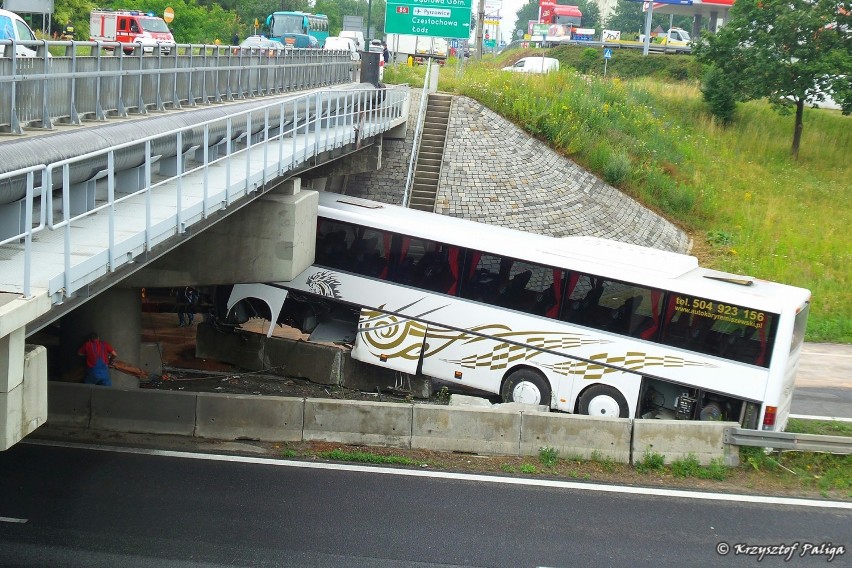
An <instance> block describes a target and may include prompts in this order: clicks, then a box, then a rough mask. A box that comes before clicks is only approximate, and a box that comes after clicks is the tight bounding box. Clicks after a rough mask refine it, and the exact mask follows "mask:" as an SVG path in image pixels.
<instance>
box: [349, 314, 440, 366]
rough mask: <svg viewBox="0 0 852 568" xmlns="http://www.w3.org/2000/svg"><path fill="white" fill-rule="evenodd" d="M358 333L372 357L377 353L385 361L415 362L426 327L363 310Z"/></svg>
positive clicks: (412, 321)
mask: <svg viewBox="0 0 852 568" xmlns="http://www.w3.org/2000/svg"><path fill="white" fill-rule="evenodd" d="M358 333H359V334H361V338H362V339H363V340H364V341H365V342H366V343H367V345H369V346H370V348H371V349H370V351H371V352H372V353H374V354H376V351H378V352H380V353H381V354H382V355H385V356H386V357H387V358H388V359H394V358H401V359H408V360H412V361H416V360H417V359H419V358H420V351H421V348H422V346H423V338H424V336H425V335H426V325H425V324H423V323H420V322H418V321H414V320H410V319H407V318H400V317H398V316H395V315H393V314H388V313H385V312H379V311H376V310H367V309H362V310H361V316H360V318H359V321H358Z"/></svg>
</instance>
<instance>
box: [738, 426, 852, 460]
mask: <svg viewBox="0 0 852 568" xmlns="http://www.w3.org/2000/svg"><path fill="white" fill-rule="evenodd" d="M724 441H725V443H726V444H733V445H735V446H757V447H761V448H774V449H776V450H797V451H800V452H826V453H831V454H852V438H850V437H848V436H822V435H819V434H799V433H796V432H763V431H761V430H745V429H742V428H728V429H726V430H725V437H724Z"/></svg>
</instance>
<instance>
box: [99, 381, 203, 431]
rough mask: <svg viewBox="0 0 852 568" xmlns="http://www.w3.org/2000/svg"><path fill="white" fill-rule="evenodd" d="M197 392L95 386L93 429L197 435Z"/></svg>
mask: <svg viewBox="0 0 852 568" xmlns="http://www.w3.org/2000/svg"><path fill="white" fill-rule="evenodd" d="M196 398H197V393H194V392H178V391H153V390H146V389H141V390H140V389H119V388H114V387H113V388H110V387H97V386H96V387H92V420H91V422H90V423H89V425H90V428H92V429H94V430H109V431H112V432H141V433H145V434H176V435H179V436H192V435H193V434H194V433H195V407H196Z"/></svg>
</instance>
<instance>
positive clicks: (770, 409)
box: [763, 406, 778, 430]
mask: <svg viewBox="0 0 852 568" xmlns="http://www.w3.org/2000/svg"><path fill="white" fill-rule="evenodd" d="M777 412H778V407H775V406H767V407H766V412H765V413H764V414H763V429H764V430H772V429H773V428H774V426H775V414H776V413H777Z"/></svg>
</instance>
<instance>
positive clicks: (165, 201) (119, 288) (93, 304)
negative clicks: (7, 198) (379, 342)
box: [0, 93, 408, 449]
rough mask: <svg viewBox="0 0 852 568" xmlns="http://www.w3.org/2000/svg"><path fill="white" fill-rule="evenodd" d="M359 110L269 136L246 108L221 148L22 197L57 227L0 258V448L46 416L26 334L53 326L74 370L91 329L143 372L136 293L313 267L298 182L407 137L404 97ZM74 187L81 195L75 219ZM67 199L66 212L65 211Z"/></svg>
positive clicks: (285, 274) (43, 382)
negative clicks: (255, 127) (234, 135)
mask: <svg viewBox="0 0 852 568" xmlns="http://www.w3.org/2000/svg"><path fill="white" fill-rule="evenodd" d="M324 96H326V95H324ZM388 98H390V97H388ZM365 100H366V99H364V98H363V96H362V95H352V98H351V99H346V98H345V97H344V98H340V99H333V98H331V97H328V98H326V99H323V98H322V97H320V98H315V99H311V100H307V101H305V103H304V105H303V106H302V107H301V108H299V107H294V108H295V110H294V111H293V112H294V115H295V116H291V117H289V121H290V126H289V129H288V128H287V126H282V125H284V123H285V118H280V119H279V120H276V121H275V122H274V124H273V123H270V121H269V120H268V114H267V120H266V127H265V128H264V129H263V130H260V131H252V130H251V127H250V125H251V120H252V119H254V120H260V121H261V123H263V118H262V117H263V114H261V115H260V117H261V118H260V119H258V118H257V116H258V115H257V113H256V111H254V112H255V114H254V115H253V116H252V114H251V112H249V113H248V114H247V115H246V116H248V117H249V118H245V119H244V120H246V121H247V122H248V124H249V127H247V128H246V130H247V133H246V135H244V136H242V137H241V138H240V139H239V140H235V141H233V142H225V143H224V144H225V148H224V149H223V143H222V141H221V140H218V141H217V143H218V144H217V145H212V144H210V145H204V144H202V145H191V146H190V147H189V148H187V145H186V144H184V143H183V141H182V140H181V138H178V139H177V140H176V141H175V142H176V143H175V145H174V146H175V147H176V148H184V151H183V152H179V153H178V154H177V155H176V156H175V157H174V159H169V158H168V157H165V158H164V157H163V156H162V155H161V156H155V155H152V154H153V153H152V152H151V151H150V150H151V146H150V145H149V146H146V147H145V148H146V151H145V152H144V156H143V161H142V163H141V164H140V163H138V162H137V163H136V164H135V166H134V167H130V168H128V169H126V170H118V169H117V168H116V167H115V161H114V158H113V156H110V157H109V160H110V161H108V162H107V163H108V164H109V166H112V167H111V168H110V167H108V168H107V169H106V172H105V173H97V174H96V175H95V176H94V177H93V179H89V180H86V181H84V182H81V183H78V184H76V187H75V188H71V187H65V186H63V187H61V188H59V189H54V190H53V192H51V191H41V190H40V189H38V188H36V189H35V190H33V189H31V190H30V191H29V192H28V197H27V198H25V199H24V201H27V200H30V201H29V203H20V202H18V203H14V204H13V205H17V206H19V207H21V210H25V209H27V208H29V209H27V210H30V211H32V219H31V220H30V222H29V227H36V228H37V229H45V224H44V223H42V224H41V225H39V223H38V219H39V218H40V217H41V218H42V219H44V218H45V217H47V218H48V225H49V224H50V223H51V222H52V223H53V225H54V226H52V227H47V228H46V229H45V230H40V231H37V230H30V231H26V230H25V231H24V233H22V234H23V238H22V239H21V245H22V246H18V247H9V246H5V247H4V249H3V252H4V253H6V251H7V250H13V252H12V254H8V255H6V254H4V256H3V257H2V258H0V280H2V282H0V291H5V293H4V292H0V449H6V448H8V447H10V446H11V445H13V444H14V443H16V442H17V441H19V440H20V439H22V438H23V437H24V436H26V435H27V434H29V433H30V432H32V431H33V430H34V429H35V428H37V427H38V426H40V425H41V424H42V423H44V422H45V420H46V417H47V405H46V393H47V354H46V350H45V349H44V348H43V347H38V346H30V345H26V337H28V336H30V335H32V334H33V333H35V332H37V331H39V330H41V329H43V328H45V327H47V326H49V325H51V324H53V323H54V322H58V323H59V328H60V337H61V342H60V345H59V352H60V360H61V361H62V362H63V365H72V364H75V363H77V361H78V357H77V356H76V349H77V347H78V346H79V345H80V344H82V342H83V340H84V338H85V336H86V335H87V334H88V333H89V332H90V331H92V330H95V329H96V330H97V331H98V333H99V334H100V335H101V336H102V337H104V338H107V339H108V340H109V341H110V343H112V345H113V346H114V347H115V348H116V350H117V351H118V353H119V354H120V358H121V359H122V360H123V361H127V362H128V363H130V364H132V365H137V366H138V365H139V359H140V336H141V316H139V315H138V314H141V293H140V288H143V287H170V286H184V285H189V284H192V285H215V284H231V283H238V282H257V281H286V280H289V279H291V278H292V276H294V275H296V274H298V273H299V272H301V271H302V270H304V269H305V268H306V267H307V266H309V265H310V264H311V263H312V262H313V243H314V233H315V228H316V205H317V196H316V193H315V192H313V191H301V180H302V178H305V179H310V178H311V176H312V175H317V174H318V175H323V176H326V177H324V178H321V179H315V180H314V181H313V185H315V186H317V187H321V186H323V185H325V184H327V183H330V182H329V181H328V179H329V177H328V176H332V175H345V173H346V172H347V171H349V172H351V173H356V172H363V171H367V170H366V169H369V168H377V167H379V166H380V156H381V141H382V138H383V136H384V135H386V134H387V135H393V134H392V133H393V132H394V131H399V129H400V128H402V129H404V126H405V119H406V117H407V115H408V112H407V103H408V101H407V93H406V94H405V96H404V97H402V96H399V97H397V98H396V99H394V100H393V101H392V103H391V104H387V106H386V107H382V108H381V109H376V108H374V109H372V110H366V111H365V108H366V107H365V105H364V101H365ZM386 100H387V99H386ZM267 104H268V103H267ZM347 106H348V107H349V108H348V109H346V108H344V107H347ZM345 110H348V112H343V111H345ZM265 112H267V113H268V111H265ZM281 114H282V117H283V116H284V112H283V111H282V113H281ZM128 127H130V128H132V124H130V125H128ZM231 127H232V124H231V123H230V122H229V123H228V129H229V133H230V132H231V131H230V129H231ZM112 128H114V126H113V127H112ZM91 130H92V129H90V131H91ZM399 134H401V135H403V136H404V131H403V132H400V133H399ZM174 135H177V134H174ZM211 138H212V137H210V136H209V134H208V133H207V132H205V133H204V135H203V140H204V141H205V142H208V141H209V140H210V139H211ZM149 144H150V142H149ZM104 156H106V154H105V155H104ZM155 163H157V164H158V166H159V172H158V173H154V172H152V165H153V164H155ZM332 164H334V165H333V166H332ZM318 168H321V169H322V170H323V171H322V172H321V173H320V172H318ZM313 172H317V173H316V174H315V173H313ZM65 175H66V177H65V179H66V180H67V179H68V177H67V173H66V174H65ZM7 178H8V176H7ZM41 179H42V180H44V179H45V176H44V175H43V172H42V178H41ZM47 179H50V177H49V176H47ZM54 187H55V186H54ZM73 191H77V192H84V195H85V199H84V204H83V209H82V211H81V210H80V209H79V206H80V201H79V200H76V199H74V198H73V197H71V196H70V195H69V194H71V193H73ZM54 192H59V193H60V194H61V195H60V198H59V199H53V200H51V197H52V195H51V194H52V193H54ZM39 196H41V199H38V197H39ZM72 203H76V204H77V207H78V209H76V210H75V211H73V213H72V212H71V211H70V210H63V209H62V208H63V207H66V208H67V207H68V206H69V205H70V204H72ZM42 213H44V214H42ZM51 219H52V220H51ZM33 221H35V222H33ZM24 228H25V229H26V228H27V227H24ZM3 238H4V237H3V236H0V240H2V239H3ZM28 270H29V271H30V272H29V273H27V271H28ZM13 274H17V275H18V277H17V279H16V277H14V276H11V275H13ZM24 274H26V275H27V276H25V277H22V276H21V275H24ZM26 278H29V282H27V281H26ZM28 285H29V286H30V288H29V290H27V286H28ZM116 375H118V374H117V373H116V374H114V378H115V382H116V384H119V385H120V384H122V378H123V376H121V375H118V376H116ZM125 380H126V378H125ZM135 384H136V385H138V382H136V383H135Z"/></svg>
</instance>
